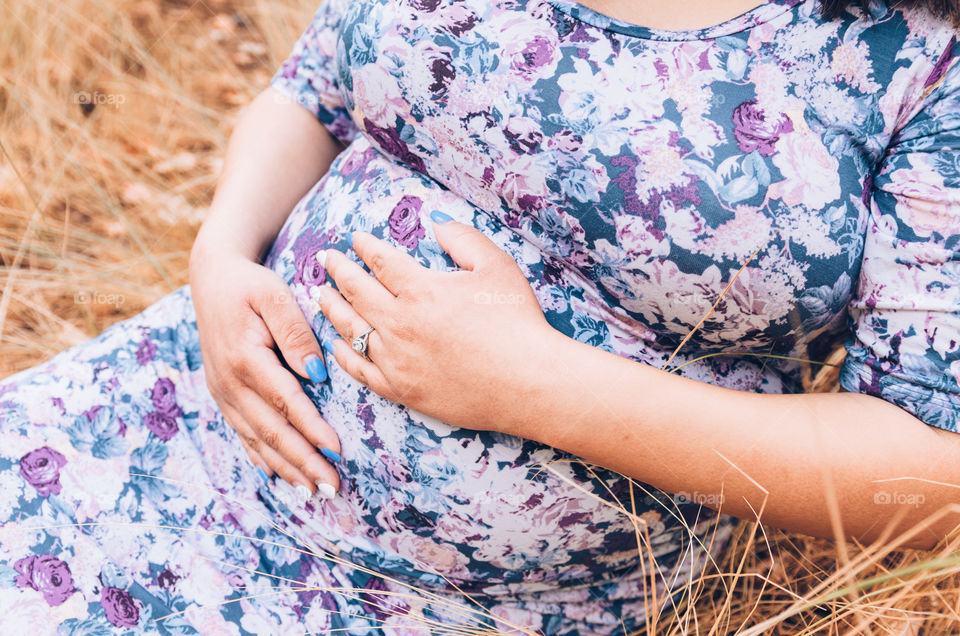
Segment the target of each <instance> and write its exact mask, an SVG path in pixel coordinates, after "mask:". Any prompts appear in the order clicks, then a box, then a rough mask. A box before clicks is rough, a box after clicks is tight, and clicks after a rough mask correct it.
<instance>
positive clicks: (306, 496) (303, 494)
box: [294, 484, 310, 505]
mask: <svg viewBox="0 0 960 636" xmlns="http://www.w3.org/2000/svg"><path fill="white" fill-rule="evenodd" d="M294 490H295V491H296V492H297V497H298V498H299V500H300V505H303V504H305V503H307V502H308V501H310V489H309V488H307V487H306V486H304V485H303V484H297V487H296V488H294Z"/></svg>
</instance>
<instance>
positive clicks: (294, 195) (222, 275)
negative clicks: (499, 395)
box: [190, 0, 758, 492]
mask: <svg viewBox="0 0 960 636" xmlns="http://www.w3.org/2000/svg"><path fill="white" fill-rule="evenodd" d="M582 4H584V6H589V7H590V8H592V9H595V10H597V11H599V12H601V13H604V14H606V15H609V16H611V17H616V18H619V19H622V20H626V21H628V22H632V23H636V24H643V25H645V26H649V27H652V28H662V29H693V28H700V27H704V26H709V25H711V24H717V23H720V22H724V21H726V20H728V19H730V18H733V17H736V16H738V15H740V14H741V13H743V12H744V11H747V10H749V9H751V8H752V7H753V6H756V5H757V4H758V3H757V0H729V1H728V2H717V1H716V0H678V1H677V2H675V3H670V4H661V3H653V2H651V3H637V2H635V1H634V0H617V1H613V0H588V1H587V2H584V3H582ZM340 150H341V148H340V146H339V145H338V144H337V142H336V140H335V139H334V138H333V137H332V136H331V135H330V134H329V133H328V132H327V130H326V128H324V127H323V126H322V125H321V124H320V123H319V122H318V121H317V120H316V119H315V118H314V117H313V116H312V115H311V114H310V113H309V112H308V111H307V110H305V109H304V108H302V107H301V106H300V105H298V104H295V103H291V102H289V100H287V99H286V98H284V97H283V96H282V95H280V94H279V93H276V92H274V91H273V90H271V89H267V90H265V91H264V92H263V93H262V94H261V95H260V96H258V97H257V98H256V99H255V100H254V101H253V102H252V103H251V104H250V105H249V106H248V107H247V109H246V111H245V113H244V114H243V116H242V117H241V119H240V121H239V123H238V125H237V128H236V130H235V131H234V133H233V135H232V136H231V138H230V145H229V148H228V151H227V156H226V160H225V162H224V168H223V173H222V175H221V178H220V181H219V183H218V185H217V191H216V195H215V196H214V200H213V204H212V206H211V209H210V213H209V215H208V217H207V219H206V220H205V221H204V223H203V227H202V228H201V230H200V233H199V234H198V236H197V239H196V242H195V243H194V246H193V251H192V252H191V258H190V283H191V289H192V292H193V300H194V304H195V306H196V309H197V325H198V328H199V332H200V347H201V349H202V352H203V359H204V368H205V371H206V374H207V384H208V386H209V388H210V391H211V394H212V395H213V398H214V399H215V400H216V402H217V404H218V405H219V406H220V408H221V410H222V411H223V413H224V418H225V419H226V421H227V423H228V424H230V426H232V427H233V428H234V429H236V430H237V432H238V433H239V434H240V438H241V440H242V441H243V443H244V445H245V447H246V449H247V452H248V454H249V455H250V458H251V460H252V461H253V463H254V464H256V465H257V466H258V467H260V468H262V469H263V470H264V471H266V472H267V473H268V474H271V475H272V474H279V475H280V476H281V477H282V478H283V479H285V480H287V481H288V482H290V483H291V484H294V485H297V484H300V485H303V486H304V487H306V488H308V489H309V490H310V491H311V492H313V491H314V490H315V484H316V482H317V481H321V482H324V483H329V484H330V485H332V486H334V487H335V488H336V487H337V486H338V485H339V479H338V476H337V472H336V470H335V469H334V468H333V467H332V466H330V464H329V463H328V462H327V461H326V460H325V459H324V458H323V457H322V456H321V455H320V454H319V453H318V452H317V449H316V446H317V445H318V444H319V445H324V446H326V447H328V448H330V449H331V450H334V451H339V448H340V446H339V442H338V441H337V440H336V435H335V434H334V433H333V431H332V430H331V429H330V427H329V426H327V425H326V423H325V422H323V420H322V418H321V417H320V415H319V414H318V413H317V411H316V409H315V408H314V406H313V404H312V402H310V400H309V399H308V398H307V397H306V394H305V393H303V391H302V390H301V389H300V387H299V386H298V385H297V383H296V380H295V378H294V377H293V376H292V375H290V373H289V372H288V371H287V370H286V369H285V368H283V366H282V364H281V362H280V360H279V359H278V358H277V356H276V354H275V353H274V351H273V348H274V346H276V348H277V349H279V351H280V353H281V355H282V356H283V358H284V360H285V361H286V362H287V364H288V365H289V367H290V368H291V369H293V370H294V371H295V372H297V373H299V374H300V375H302V376H304V377H306V370H305V364H304V359H305V358H306V357H307V356H309V355H316V356H319V357H320V358H321V359H322V357H323V353H322V351H321V349H320V346H319V345H318V344H317V342H316V341H315V339H314V337H313V334H312V332H311V330H310V326H309V325H308V324H307V321H306V318H305V317H304V316H303V314H302V313H301V312H300V311H299V309H298V308H297V305H296V303H294V302H293V297H292V295H291V294H290V290H289V288H288V287H287V286H286V284H285V283H284V282H283V280H282V279H281V278H280V277H279V276H277V275H276V274H275V273H273V272H272V271H270V270H269V269H267V268H265V267H263V266H262V265H260V264H259V262H260V259H261V258H262V256H263V255H264V253H265V251H266V250H267V248H268V247H269V245H270V243H271V242H272V241H273V240H274V239H275V238H276V235H277V232H279V230H280V227H281V226H282V225H283V221H284V220H285V219H286V217H287V216H288V215H289V214H290V211H291V210H292V209H293V206H294V205H295V204H296V202H297V201H298V200H299V199H300V197H301V196H303V194H305V193H306V191H307V190H308V189H309V188H310V187H311V186H313V185H314V184H315V183H316V182H317V180H319V179H320V177H322V176H323V174H324V173H326V171H327V169H328V168H329V166H330V164H331V163H332V161H333V159H334V158H335V157H336V155H337V153H338V152H339V151H340ZM240 334H242V336H240ZM291 423H292V425H293V426H291V425H290V424H291Z"/></svg>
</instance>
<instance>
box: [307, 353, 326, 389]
mask: <svg viewBox="0 0 960 636" xmlns="http://www.w3.org/2000/svg"><path fill="white" fill-rule="evenodd" d="M304 366H305V367H306V368H307V375H309V376H310V379H311V380H312V381H313V382H314V383H316V384H320V383H321V382H323V381H324V380H326V379H327V368H326V367H325V366H323V360H321V359H320V356H317V355H314V354H312V353H311V354H310V355H308V356H307V357H306V358H304Z"/></svg>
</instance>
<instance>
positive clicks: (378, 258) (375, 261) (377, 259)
mask: <svg viewBox="0 0 960 636" xmlns="http://www.w3.org/2000/svg"><path fill="white" fill-rule="evenodd" d="M367 265H368V266H369V267H370V271H371V272H373V275H374V276H376V277H377V278H380V275H381V274H382V273H383V272H384V270H385V269H386V264H385V263H384V260H383V254H379V253H377V254H372V255H371V256H370V258H369V259H368V262H367Z"/></svg>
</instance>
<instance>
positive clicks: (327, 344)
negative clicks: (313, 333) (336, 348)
mask: <svg viewBox="0 0 960 636" xmlns="http://www.w3.org/2000/svg"><path fill="white" fill-rule="evenodd" d="M321 346H322V347H323V350H324V351H326V352H327V355H328V356H331V357H332V356H333V343H332V342H330V341H329V340H324V341H323V342H322V343H321Z"/></svg>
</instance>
